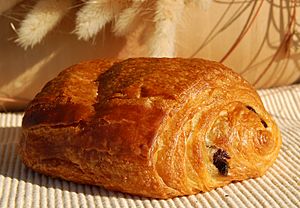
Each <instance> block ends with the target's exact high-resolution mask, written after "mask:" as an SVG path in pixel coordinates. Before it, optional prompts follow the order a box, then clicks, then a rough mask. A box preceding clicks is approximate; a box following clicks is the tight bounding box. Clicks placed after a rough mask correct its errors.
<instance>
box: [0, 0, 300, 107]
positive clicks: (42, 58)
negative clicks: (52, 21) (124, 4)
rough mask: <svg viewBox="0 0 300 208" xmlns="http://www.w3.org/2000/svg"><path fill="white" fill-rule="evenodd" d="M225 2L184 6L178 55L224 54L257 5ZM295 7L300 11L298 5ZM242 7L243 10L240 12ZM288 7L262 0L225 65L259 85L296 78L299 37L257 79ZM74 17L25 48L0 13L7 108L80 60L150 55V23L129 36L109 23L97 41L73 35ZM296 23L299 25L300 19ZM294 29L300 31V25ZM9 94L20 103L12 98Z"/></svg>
mask: <svg viewBox="0 0 300 208" xmlns="http://www.w3.org/2000/svg"><path fill="white" fill-rule="evenodd" d="M224 2H225V3H224ZM226 2H229V1H223V2H221V1H214V2H213V3H212V5H211V6H210V7H209V9H208V10H203V9H201V8H196V7H189V8H186V9H185V13H184V15H183V17H182V20H181V23H180V24H179V26H178V32H177V39H176V51H177V56H181V57H203V58H207V59H212V60H216V61H219V60H221V59H222V57H224V55H225V54H226V52H227V51H228V50H229V48H230V47H231V46H232V45H233V43H234V42H235V40H236V39H237V38H238V36H239V34H240V33H241V31H242V29H243V28H244V26H245V24H246V22H247V19H248V18H249V15H251V14H250V12H251V9H252V6H253V3H249V5H248V3H247V2H248V1H245V2H246V3H243V4H238V3H236V4H232V3H231V4H230V3H226ZM250 2H251V1H250ZM252 2H254V1H252ZM275 2H276V1H275ZM277 2H279V0H278V1H277ZM255 9H257V7H255V8H254V10H255ZM297 10H299V12H300V8H297ZM240 11H243V12H241V14H239V12H240ZM289 11H290V10H288V9H280V7H277V6H275V5H270V4H269V3H268V2H267V1H264V4H263V6H262V7H261V10H260V12H259V13H258V16H257V18H256V19H255V20H254V21H253V25H252V26H251V27H250V29H249V30H248V32H247V34H246V35H245V36H244V38H243V39H242V40H241V42H240V44H239V45H238V46H237V47H236V49H235V50H234V51H233V52H232V54H230V56H229V57H228V58H227V59H226V60H225V61H224V64H226V65H228V66H229V67H231V68H233V69H234V70H235V71H237V72H239V73H241V74H242V75H243V76H244V77H245V78H246V79H247V80H249V81H250V82H251V83H253V84H254V83H255V86H256V87H257V88H261V87H271V86H279V85H285V84H290V83H293V82H295V81H296V80H297V79H298V78H299V76H300V48H298V49H297V48H296V46H297V44H298V45H300V43H299V40H298V39H297V38H294V39H291V42H290V43H289V44H290V45H286V46H288V47H286V48H285V49H286V50H281V51H280V52H279V53H278V56H275V58H274V60H273V64H271V65H270V67H269V68H268V70H267V72H266V73H265V75H264V76H263V77H262V79H261V80H260V81H259V82H257V83H256V81H257V79H258V78H259V77H260V76H261V73H262V72H263V71H264V70H265V69H266V68H267V66H268V64H269V63H270V62H271V60H272V58H273V57H274V54H276V51H277V50H278V48H280V44H281V42H282V40H283V39H284V34H285V32H286V31H287V30H286V28H287V24H288V12H289ZM299 12H298V13H299ZM73 19H74V14H71V13H70V14H69V15H68V17H67V18H65V19H64V20H63V21H62V23H61V24H60V25H59V26H58V27H57V28H56V29H55V30H54V31H52V32H51V33H50V34H49V35H48V36H47V37H46V38H45V39H44V40H43V41H42V43H41V44H39V45H38V46H36V47H34V48H33V49H27V50H26V51H25V50H23V49H22V48H20V47H19V46H17V45H16V44H15V43H14V42H13V39H14V38H15V36H16V35H15V32H14V31H13V30H12V29H11V27H10V23H14V24H15V25H16V26H17V22H14V21H12V20H10V19H8V18H6V17H3V16H0V28H1V30H0V99H2V101H1V100H0V104H1V106H5V108H6V109H13V108H16V107H24V105H25V103H26V102H27V100H30V99H32V97H33V96H34V95H35V94H36V93H37V92H38V91H39V90H40V89H41V87H42V86H43V85H44V84H45V83H46V82H47V81H48V80H49V79H51V78H53V77H54V76H56V75H57V74H58V73H59V72H60V71H61V70H62V69H64V68H66V67H67V66H69V65H72V64H75V63H77V62H79V61H81V60H86V59H93V58H99V57H119V58H126V57H132V56H146V55H147V47H146V46H145V45H144V44H143V31H145V30H144V29H145V27H147V24H142V25H140V27H139V28H137V30H136V31H135V32H134V33H133V34H130V35H129V36H128V37H126V38H117V37H115V36H114V35H112V34H111V33H110V25H107V27H106V28H105V30H104V31H102V32H101V33H100V34H99V35H98V36H97V37H96V38H95V39H94V40H93V41H90V42H84V41H78V40H77V39H76V36H75V35H73V34H70V32H71V31H72V30H73V28H74V21H73ZM297 21H298V24H299V22H300V21H299V17H298V20H297ZM296 31H297V32H300V30H299V26H298V28H296ZM299 47H300V46H299ZM283 48H284V47H283ZM8 97H9V98H13V99H18V101H19V102H11V101H9V100H8V99H7V98H8ZM3 98H5V99H3ZM0 109H1V107H0Z"/></svg>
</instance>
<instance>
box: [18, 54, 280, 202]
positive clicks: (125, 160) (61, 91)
mask: <svg viewBox="0 0 300 208" xmlns="http://www.w3.org/2000/svg"><path fill="white" fill-rule="evenodd" d="M22 129H23V130H22V138H21V141H20V144H19V152H20V155H21V158H22V160H23V162H24V163H25V164H26V165H27V166H28V167H30V168H32V169H33V170H35V171H37V172H40V173H43V174H46V175H49V176H52V177H59V178H62V179H65V180H68V181H73V182H78V183H84V184H93V185H100V186H103V187H105V188H107V189H109V190H116V191H122V192H125V193H130V194H136V195H140V196H146V197H154V198H170V197H175V196H181V195H189V194H195V193H198V192H205V191H209V190H211V189H214V188H217V187H221V186H224V185H226V184H228V183H230V182H232V181H240V180H244V179H248V178H255V177H259V176H262V175H263V174H264V173H265V172H266V170H267V169H268V168H269V167H270V166H271V165H272V163H273V162H274V161H275V159H276V157H277V155H278V152H279V149H280V145H281V136H280V132H279V129H278V127H277V125H276V124H275V122H274V120H273V119H272V118H271V116H270V115H269V114H268V113H267V111H266V110H265V108H264V106H263V104H262V102H261V100H260V97H259V96H258V94H257V93H256V91H255V90H254V89H253V87H252V86H251V85H250V84H249V83H247V82H246V81H245V80H244V79H242V78H241V77H240V76H239V75H238V74H236V73H234V72H233V71H232V70H230V69H228V68H227V67H225V66H224V65H222V64H220V63H217V62H212V61H207V60H203V59H181V58H173V59H168V58H132V59H127V60H112V59H104V60H101V59H100V60H93V61H87V62H83V63H80V64H77V65H74V66H71V67H70V68H68V69H66V70H64V71H62V72H61V73H60V74H59V75H58V76H57V77H56V78H54V79H53V80H51V81H50V82H49V83H47V84H46V85H45V86H44V88H43V89H42V90H41V92H40V93H38V94H37V96H36V97H35V98H34V100H33V101H32V102H31V103H30V104H29V106H28V107H27V109H26V111H25V115H24V118H23V127H22Z"/></svg>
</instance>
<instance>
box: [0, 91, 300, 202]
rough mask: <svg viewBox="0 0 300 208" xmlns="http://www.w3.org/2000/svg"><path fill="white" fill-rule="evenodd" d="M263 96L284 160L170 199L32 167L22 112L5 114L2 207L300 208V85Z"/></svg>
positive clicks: (0, 126) (0, 138) (1, 120)
mask: <svg viewBox="0 0 300 208" xmlns="http://www.w3.org/2000/svg"><path fill="white" fill-rule="evenodd" d="M259 93H260V95H261V97H262V99H263V102H264V103H265V106H266V108H267V109H268V111H269V112H270V113H271V114H272V115H273V116H274V118H275V119H276V121H277V123H278V125H279V127H280V129H281V132H282V137H283V145H282V148H281V151H280V154H279V157H278V159H277V161H276V162H275V164H274V165H273V166H272V167H271V168H270V169H269V171H268V172H267V174H266V175H265V176H263V177H261V178H258V179H251V180H247V181H243V182H238V183H233V184H230V185H228V186H225V187H223V188H218V189H216V190H213V191H211V192H208V193H202V194H197V195H193V196H188V197H179V198H174V199H170V200H150V199H146V198H140V197H136V196H131V195H128V194H122V193H118V192H111V191H107V190H105V189H103V188H99V187H96V186H88V185H78V184H75V183H71V182H67V181H63V180H59V179H52V178H49V177H46V176H43V175H41V174H37V173H35V172H33V171H31V170H30V169H27V168H26V167H25V166H24V165H23V164H22V163H21V162H20V160H19V158H18V155H17V152H16V149H17V142H18V138H19V135H20V132H21V128H20V127H21V121H22V114H12V113H0V207H26V208H27V207H70V208H71V207H72V208H73V207H74V208H76V207H113V208H114V207H121V208H123V207H124V208H125V207H255V208H256V207H272V208H273V207H289V208H292V207H300V85H294V86H289V87H281V88H276V89H270V90H262V91H260V92H259ZM137 188H138V187H137Z"/></svg>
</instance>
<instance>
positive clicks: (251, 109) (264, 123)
mask: <svg viewBox="0 0 300 208" xmlns="http://www.w3.org/2000/svg"><path fill="white" fill-rule="evenodd" d="M246 108H247V109H248V110H250V111H252V112H254V113H256V111H255V110H254V108H252V107H251V106H249V105H247V106H246ZM256 114H257V113H256ZM260 122H261V123H262V125H264V127H265V128H268V124H267V123H266V122H265V121H264V120H263V119H262V118H261V119H260Z"/></svg>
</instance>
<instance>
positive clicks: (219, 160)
mask: <svg viewBox="0 0 300 208" xmlns="http://www.w3.org/2000/svg"><path fill="white" fill-rule="evenodd" d="M227 159H230V156H229V155H228V153H227V152H226V151H225V150H222V149H218V151H217V152H215V154H214V156H213V164H214V166H216V168H218V170H219V173H220V174H221V175H223V176H227V175H228V168H229V165H228V161H227Z"/></svg>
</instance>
